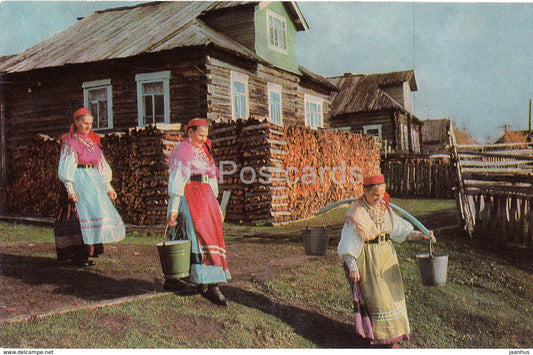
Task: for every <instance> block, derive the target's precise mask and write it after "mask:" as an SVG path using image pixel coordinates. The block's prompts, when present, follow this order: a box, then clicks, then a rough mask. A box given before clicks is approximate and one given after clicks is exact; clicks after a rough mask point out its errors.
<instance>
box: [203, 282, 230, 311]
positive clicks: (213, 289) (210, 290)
mask: <svg viewBox="0 0 533 355" xmlns="http://www.w3.org/2000/svg"><path fill="white" fill-rule="evenodd" d="M206 297H207V298H208V299H209V300H211V301H212V302H213V303H215V304H218V305H220V306H224V307H227V306H228V300H227V299H226V297H224V295H223V294H222V292H221V291H220V287H218V285H217V284H212V285H209V286H208V287H207V292H206Z"/></svg>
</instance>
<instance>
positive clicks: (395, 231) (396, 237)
mask: <svg viewBox="0 0 533 355" xmlns="http://www.w3.org/2000/svg"><path fill="white" fill-rule="evenodd" d="M389 212H390V216H391V220H392V232H391V239H392V240H393V241H395V242H397V243H401V242H403V241H404V240H405V238H407V236H408V235H409V233H411V232H412V231H413V229H414V227H413V225H412V224H411V223H409V222H408V221H406V220H405V219H403V218H401V217H400V216H398V215H397V214H396V213H394V211H392V210H391V209H390V208H389Z"/></svg>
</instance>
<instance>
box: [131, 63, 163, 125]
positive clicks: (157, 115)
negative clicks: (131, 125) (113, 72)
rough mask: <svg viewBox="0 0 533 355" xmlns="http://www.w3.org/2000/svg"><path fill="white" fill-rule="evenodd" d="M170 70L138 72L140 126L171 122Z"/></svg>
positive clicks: (136, 79)
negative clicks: (147, 72)
mask: <svg viewBox="0 0 533 355" xmlns="http://www.w3.org/2000/svg"><path fill="white" fill-rule="evenodd" d="M169 79H170V71H163V72H157V73H149V74H137V75H136V76H135V81H136V82H137V106H138V110H139V112H138V113H139V126H146V125H149V124H155V123H169V122H170V94H169V92H170V90H169Z"/></svg>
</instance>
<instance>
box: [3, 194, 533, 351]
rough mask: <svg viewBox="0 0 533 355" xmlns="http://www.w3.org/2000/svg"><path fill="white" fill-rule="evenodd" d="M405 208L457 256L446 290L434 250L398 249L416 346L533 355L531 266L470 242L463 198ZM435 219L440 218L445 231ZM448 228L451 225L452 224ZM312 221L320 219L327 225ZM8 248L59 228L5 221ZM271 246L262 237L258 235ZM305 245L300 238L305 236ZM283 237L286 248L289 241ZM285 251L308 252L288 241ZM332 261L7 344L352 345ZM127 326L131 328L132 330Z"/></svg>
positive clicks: (51, 320) (286, 232)
mask: <svg viewBox="0 0 533 355" xmlns="http://www.w3.org/2000/svg"><path fill="white" fill-rule="evenodd" d="M393 202H394V203H395V204H397V205H399V206H400V207H402V208H404V209H406V210H408V211H409V212H410V213H412V214H413V215H414V216H416V217H417V218H419V219H421V220H423V221H424V223H425V224H426V226H427V227H428V228H430V229H433V230H434V231H435V234H436V236H437V238H438V244H437V250H438V251H441V252H446V253H448V254H449V261H448V281H447V284H446V285H445V286H440V287H426V286H422V284H421V282H420V275H419V270H418V267H417V265H416V262H415V260H416V254H418V253H423V252H427V245H426V244H425V243H416V242H413V243H403V244H401V245H398V246H397V247H396V250H397V253H398V258H399V262H400V268H401V270H402V275H403V279H404V286H405V292H406V301H407V307H408V312H409V319H410V323H411V337H412V340H411V341H410V342H409V343H405V344H402V346H403V347H407V348H505V349H508V348H518V349H520V348H522V349H523V348H531V347H532V345H533V343H532V341H531V339H533V330H532V329H533V321H532V319H533V314H532V309H533V300H532V297H531V295H533V289H532V285H533V277H532V274H531V271H530V269H528V266H529V265H520V263H519V262H517V261H516V260H513V259H511V258H508V257H506V256H505V255H502V254H500V253H497V252H494V251H489V250H485V249H482V248H480V247H477V246H475V244H474V243H472V242H471V241H469V240H467V239H464V237H463V236H462V235H460V230H459V228H458V227H457V226H454V225H453V224H450V223H448V222H447V221H453V220H454V218H455V214H456V210H455V203H454V201H450V200H444V201H442V200H401V199H394V200H393ZM346 208H347V207H340V208H337V209H335V210H333V211H330V212H329V213H328V214H327V215H326V216H325V217H326V218H325V220H326V221H327V223H328V224H327V225H328V226H330V227H332V228H333V227H335V226H337V227H338V225H339V223H342V216H343V215H344V213H345V212H346ZM435 221H440V223H438V225H436V224H437V223H436V222H435ZM443 221H444V222H443ZM306 223H307V221H300V222H297V223H294V224H291V225H288V226H275V227H246V226H231V225H227V226H226V229H228V230H229V232H228V233H227V234H228V238H234V239H240V238H246V240H253V239H254V238H253V237H251V236H253V235H256V236H257V235H259V236H264V235H266V236H271V237H272V236H290V235H294V234H295V233H298V231H299V230H300V229H301V228H302V227H303V226H305V224H306ZM310 223H319V224H321V223H322V221H317V220H316V218H313V219H311V222H310ZM0 233H1V235H2V237H1V238H2V239H1V240H0V242H16V241H20V236H21V235H22V236H24V237H23V239H24V241H31V242H36V243H39V242H51V241H53V233H52V232H51V230H50V228H44V227H29V226H22V225H16V224H9V223H0ZM157 238H158V236H157V234H150V235H147V234H145V233H140V232H134V233H128V237H127V238H126V240H125V241H124V242H125V243H135V244H148V243H150V244H153V242H154V240H155V239H157ZM257 239H258V240H259V237H257ZM293 239H294V238H293ZM282 241H283V242H282ZM268 243H269V245H271V244H272V243H275V246H276V248H279V250H280V252H283V250H285V249H286V248H287V250H289V248H295V247H301V245H300V244H298V242H297V241H294V240H291V239H290V238H286V239H283V240H281V239H280V240H279V242H278V241H276V240H275V239H274V238H272V239H269V242H268ZM334 244H335V243H333V244H332V245H330V250H329V254H328V256H326V257H314V258H309V259H308V261H307V262H304V263H301V264H299V265H296V266H294V267H291V268H290V269H286V270H284V271H283V272H282V273H281V274H280V275H278V276H277V277H273V278H269V279H267V280H264V281H262V282H255V283H252V282H249V283H244V286H243V287H241V288H236V287H234V286H231V284H229V285H228V286H226V287H225V290H226V291H227V294H228V297H229V298H230V299H231V301H232V302H231V305H230V307H229V308H228V309H227V310H224V311H220V308H216V307H213V306H212V305H210V303H209V302H208V301H206V300H205V299H203V298H202V297H201V296H199V295H194V296H188V297H178V296H176V295H162V296H159V297H155V298H152V299H148V300H142V301H134V302H130V303H125V304H121V305H115V306H108V307H105V308H98V309H93V310H84V311H74V312H70V313H67V314H63V315H54V316H50V317H46V318H42V319H37V320H33V321H28V322H20V323H13V324H4V325H3V327H2V329H1V330H0V344H2V346H3V347H15V348H32V347H38V348H43V347H54V348H93V347H98V348H287V349H289V348H329V347H337V346H344V347H350V346H351V345H350V344H347V343H343V341H344V342H346V339H345V338H348V337H349V336H350V332H351V316H350V315H351V313H352V305H351V301H350V298H349V297H350V296H349V290H348V286H347V283H346V280H345V277H344V273H343V271H342V269H341V268H340V267H339V261H338V259H337V258H336V256H335V252H334V247H335V245H334ZM123 324H127V326H125V327H124V326H122V325H123Z"/></svg>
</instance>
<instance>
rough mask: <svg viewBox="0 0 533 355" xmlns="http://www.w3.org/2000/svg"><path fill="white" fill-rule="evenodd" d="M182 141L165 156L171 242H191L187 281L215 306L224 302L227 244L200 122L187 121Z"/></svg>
mask: <svg viewBox="0 0 533 355" xmlns="http://www.w3.org/2000/svg"><path fill="white" fill-rule="evenodd" d="M184 130H185V134H186V135H187V137H188V138H187V139H186V140H184V141H183V142H181V143H180V144H179V145H178V146H176V148H174V150H173V151H172V153H170V156H169V169H170V178H169V184H168V192H169V195H170V200H169V205H168V224H169V225H170V226H172V227H175V228H173V231H172V232H171V233H170V234H171V237H170V239H171V240H177V239H189V240H190V241H191V244H192V247H191V270H190V279H189V281H190V282H192V283H193V284H197V285H198V289H199V291H200V292H201V293H202V294H203V295H204V296H206V297H207V298H209V299H210V300H211V301H213V302H214V303H216V304H219V305H222V306H227V305H228V302H227V300H226V298H225V297H224V295H223V294H222V292H221V291H220V288H219V286H218V284H219V283H222V282H227V281H228V280H229V279H230V278H231V275H230V272H229V269H228V263H227V260H226V245H225V242H224V234H223V231H222V213H221V211H220V207H219V205H218V202H217V200H216V196H217V195H218V177H219V176H220V172H219V170H218V168H217V167H216V165H215V162H214V160H213V158H212V157H211V155H210V153H209V150H210V148H211V143H210V141H209V139H208V138H207V135H208V133H209V128H208V123H207V120H205V119H200V118H195V119H192V120H191V121H190V122H189V123H188V124H187V125H186V126H185V128H184ZM179 287H180V283H179V282H175V281H173V280H165V289H167V290H172V289H177V288H179Z"/></svg>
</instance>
